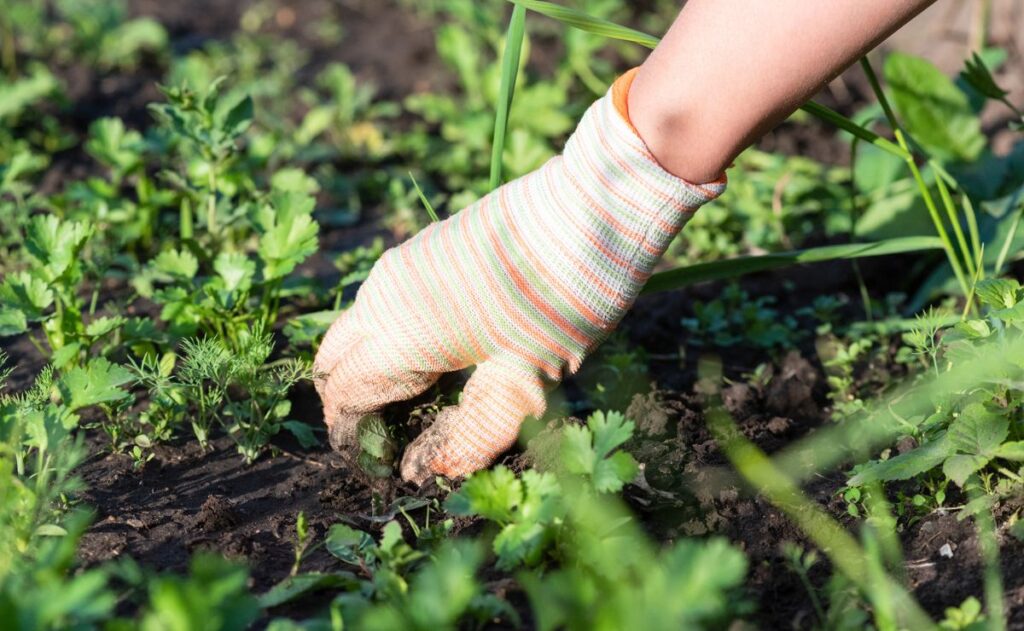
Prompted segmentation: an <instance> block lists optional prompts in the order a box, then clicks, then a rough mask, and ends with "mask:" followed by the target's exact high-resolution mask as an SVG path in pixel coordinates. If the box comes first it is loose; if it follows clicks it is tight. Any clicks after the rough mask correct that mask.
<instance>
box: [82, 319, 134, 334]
mask: <svg viewBox="0 0 1024 631" xmlns="http://www.w3.org/2000/svg"><path fill="white" fill-rule="evenodd" d="M124 323H125V319H124V318H123V317H121V316H116V317H113V318H110V317H106V316H104V317H102V318H96V319H95V320H93V321H92V322H90V323H89V324H88V325H87V326H86V327H85V334H86V335H88V336H89V337H93V338H96V337H103V336H104V335H107V334H108V333H111V332H112V331H114V330H116V329H118V328H119V327H120V326H121V325H123V324H124Z"/></svg>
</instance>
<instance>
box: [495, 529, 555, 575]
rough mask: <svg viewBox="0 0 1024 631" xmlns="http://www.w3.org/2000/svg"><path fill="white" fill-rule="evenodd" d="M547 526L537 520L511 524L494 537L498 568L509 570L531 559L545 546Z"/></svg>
mask: <svg viewBox="0 0 1024 631" xmlns="http://www.w3.org/2000/svg"><path fill="white" fill-rule="evenodd" d="M545 532H546V530H545V527H544V525H543V524H540V523H537V522H522V523H515V524H509V525H507V526H505V527H504V528H502V529H501V532H499V533H498V535H497V536H496V537H495V538H494V544H493V548H494V554H496V555H497V556H498V568H499V569H503V570H507V569H511V568H513V567H515V566H517V565H519V564H521V563H524V562H528V561H531V560H532V559H533V558H534V557H535V556H536V555H537V553H538V552H539V551H540V550H541V549H542V547H543V540H544V535H545Z"/></svg>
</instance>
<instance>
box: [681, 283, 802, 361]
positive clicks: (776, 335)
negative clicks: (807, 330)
mask: <svg viewBox="0 0 1024 631" xmlns="http://www.w3.org/2000/svg"><path fill="white" fill-rule="evenodd" d="M774 303H775V297H774V296H759V297H757V298H751V297H750V295H749V294H747V292H746V291H744V290H743V289H741V288H740V286H739V285H736V284H733V285H729V286H728V287H727V288H726V289H725V290H723V291H722V295H721V297H720V298H718V299H716V300H712V301H711V302H706V303H705V302H694V304H693V311H694V317H692V318H685V319H683V320H682V325H683V329H684V330H685V331H687V332H688V333H690V337H689V338H688V339H687V341H688V342H690V343H692V344H695V345H699V346H705V345H709V346H720V347H730V346H738V345H744V346H753V347H755V348H762V349H766V350H778V349H785V348H788V347H791V346H792V345H793V344H794V343H795V341H796V339H797V337H798V335H799V331H798V329H797V326H796V321H795V320H794V319H793V318H792V317H791V316H783V315H781V314H780V313H779V311H778V310H777V309H775V308H774V307H773V306H772V305H773V304H774Z"/></svg>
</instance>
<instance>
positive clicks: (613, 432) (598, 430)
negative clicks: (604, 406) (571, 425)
mask: <svg viewBox="0 0 1024 631" xmlns="http://www.w3.org/2000/svg"><path fill="white" fill-rule="evenodd" d="M587 425H588V426H589V427H590V431H591V432H593V434H594V451H595V452H596V453H597V455H598V457H602V458H603V457H604V456H607V455H608V454H610V453H611V452H612V450H613V449H615V448H616V447H618V446H620V445H622V444H623V443H625V442H626V441H627V440H629V439H630V438H631V437H632V436H633V429H634V424H633V421H628V420H626V417H625V416H624V415H623V414H622V413H620V412H608V413H607V414H606V413H604V412H601V411H597V412H594V413H593V414H591V415H590V418H589V419H587Z"/></svg>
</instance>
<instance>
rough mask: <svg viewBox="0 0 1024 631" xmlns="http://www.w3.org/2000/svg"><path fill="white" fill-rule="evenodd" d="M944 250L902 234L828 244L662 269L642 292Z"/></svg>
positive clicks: (934, 240)
mask: <svg viewBox="0 0 1024 631" xmlns="http://www.w3.org/2000/svg"><path fill="white" fill-rule="evenodd" d="M941 249H943V243H942V240H941V239H939V238H938V237H928V236H923V237H900V238H897V239H887V240H885V241H877V242H874V243H846V244H842V245H826V246H822V247H819V248H809V249H806V250H793V251H790V252H777V253H774V254H764V255H760V256H741V257H737V258H734V259H728V260H725V261H712V262H710V263H698V264H697V265H690V266H689V267H681V268H679V269H674V270H669V271H667V272H660V273H658V274H655V275H653V276H651V278H650V280H648V281H647V285H645V286H644V288H643V291H642V292H641V293H643V294H653V293H657V292H659V291H668V290H671V289H679V288H681V287H688V286H690V285H693V284H696V283H702V282H705V281H710V280H723V279H731V278H736V277H738V276H743V275H745V274H753V273H754V272H764V271H768V270H773V269H777V268H780V267H786V266H788V265H796V264H801V263H820V262H823V261H832V260H836V259H858V258H864V257H869V256H883V255H886V254H902V253H904V252H920V251H923V250H941Z"/></svg>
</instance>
